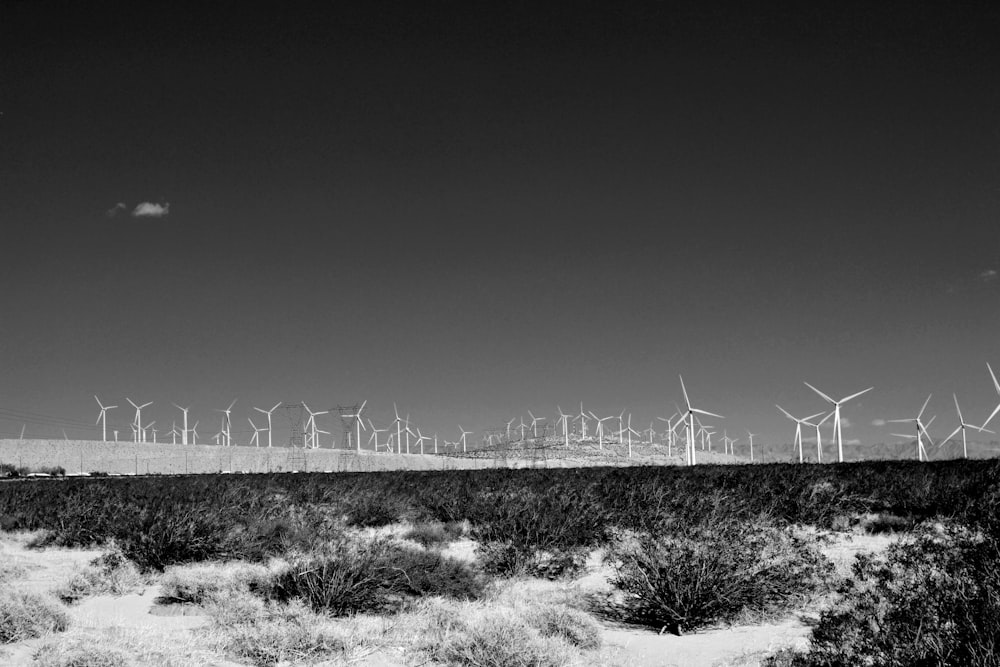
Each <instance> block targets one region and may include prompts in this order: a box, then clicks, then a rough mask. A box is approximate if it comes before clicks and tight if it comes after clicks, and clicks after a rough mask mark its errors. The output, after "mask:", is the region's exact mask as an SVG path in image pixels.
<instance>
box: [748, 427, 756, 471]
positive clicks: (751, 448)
mask: <svg viewBox="0 0 1000 667" xmlns="http://www.w3.org/2000/svg"><path fill="white" fill-rule="evenodd" d="M747 435H748V436H750V463H753V438H754V436H755V435H756V434H755V433H751V432H750V431H749V430H747Z"/></svg>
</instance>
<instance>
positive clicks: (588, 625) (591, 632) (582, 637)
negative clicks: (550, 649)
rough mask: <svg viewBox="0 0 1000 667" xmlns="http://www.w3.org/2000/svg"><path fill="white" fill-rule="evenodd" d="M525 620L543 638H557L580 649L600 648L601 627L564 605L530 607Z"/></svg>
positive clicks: (580, 612) (582, 613) (584, 615)
mask: <svg viewBox="0 0 1000 667" xmlns="http://www.w3.org/2000/svg"><path fill="white" fill-rule="evenodd" d="M525 620H526V621H527V622H528V624H529V625H531V626H532V627H533V628H535V629H536V630H538V631H539V632H540V633H541V634H542V636H543V637H558V638H559V639H562V640H564V641H566V642H568V643H570V644H572V645H573V646H576V647H578V648H582V649H596V648H600V646H601V626H600V625H599V624H598V623H597V621H595V620H594V619H593V618H591V617H590V616H589V615H588V614H585V613H584V612H582V611H579V610H577V609H571V608H570V607H567V606H565V605H537V606H532V607H531V608H529V609H528V610H527V612H526V613H525Z"/></svg>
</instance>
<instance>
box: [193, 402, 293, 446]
mask: <svg viewBox="0 0 1000 667" xmlns="http://www.w3.org/2000/svg"><path fill="white" fill-rule="evenodd" d="M280 406H281V401H278V402H277V403H275V404H274V407H273V408H271V409H270V410H261V409H260V408H254V410H256V411H257V412H259V413H261V414H264V415H267V446H268V447H270V446H271V444H272V441H271V415H272V414H273V413H274V411H275V410H277V409H278V408H279V407H280ZM182 409H183V408H182ZM184 419H185V420H187V412H185V413H184ZM186 423H187V422H186V421H185V424H186Z"/></svg>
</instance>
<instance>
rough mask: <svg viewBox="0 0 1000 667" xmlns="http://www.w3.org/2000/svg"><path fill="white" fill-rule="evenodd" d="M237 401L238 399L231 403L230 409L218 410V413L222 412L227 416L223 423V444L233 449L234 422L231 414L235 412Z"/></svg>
mask: <svg viewBox="0 0 1000 667" xmlns="http://www.w3.org/2000/svg"><path fill="white" fill-rule="evenodd" d="M236 400H237V399H235V398H234V399H233V402H232V403H230V404H229V407H228V408H226V409H225V410H216V412H221V413H222V414H223V415H225V417H224V418H223V421H222V439H223V440H224V443H223V444H224V445H226V446H227V447H231V446H232V444H233V436H232V432H233V421H232V419H231V416H230V414H229V413H230V412H232V411H233V406H234V405H236Z"/></svg>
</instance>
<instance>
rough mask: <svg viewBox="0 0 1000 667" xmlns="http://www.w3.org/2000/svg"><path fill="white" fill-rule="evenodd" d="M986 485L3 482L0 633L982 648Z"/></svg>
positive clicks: (640, 470) (689, 654)
mask: <svg viewBox="0 0 1000 667" xmlns="http://www.w3.org/2000/svg"><path fill="white" fill-rule="evenodd" d="M998 501H1000V462H995V461H950V462H940V463H933V464H919V463H916V462H873V463H853V464H843V465H805V466H803V465H787V464H768V465H756V466H732V465H727V466H712V465H706V466H697V467H693V468H679V467H673V466H671V467H626V468H606V467H589V468H578V469H555V470H508V469H493V470H453V471H395V472H374V473H337V474H322V473H308V474H302V473H300V474H278V473H275V474H260V475H241V476H233V475H223V476H215V475H198V476H194V475H192V476H176V477H160V478H158V477H149V478H139V477H136V478H101V479H86V478H75V479H42V480H9V481H6V482H3V483H0V528H2V529H3V530H4V531H6V533H5V535H7V537H6V538H5V541H4V542H3V544H5V545H6V551H0V558H2V557H4V556H5V555H6V556H7V558H6V560H5V561H0V566H2V567H0V578H6V580H7V581H8V582H9V584H10V585H9V586H8V589H7V590H8V592H7V593H5V595H6V596H7V598H11V596H12V595H14V594H13V593H10V592H9V591H25V595H27V594H28V593H30V594H31V595H33V596H34V597H33V598H31V599H27V598H24V599H22V598H17V599H13V598H11V599H7V598H4V599H0V638H3V637H5V635H4V625H5V624H6V625H8V626H11V627H15V626H16V627H20V626H17V623H16V622H15V621H16V619H17V618H20V617H30V618H31V619H33V620H34V619H36V618H41V619H43V620H42V621H40V622H39V623H38V624H36V625H37V628H36V629H34V630H30V631H29V630H23V631H20V632H14V631H12V630H8V631H7V634H6V638H4V639H3V641H4V642H6V643H7V645H8V650H9V655H8V658H7V660H8V662H10V661H21V663H23V664H40V665H64V666H68V665H73V664H109V665H119V664H121V665H128V664H182V663H183V664H235V665H275V664H317V663H320V662H323V664H369V665H377V664H387V665H416V664H453V665H508V664H511V665H521V664H524V665H576V664H579V665H603V664H621V665H628V664H633V665H659V664H685V665H706V666H707V665H713V664H733V665H755V664H770V665H776V666H780V665H840V664H843V665H850V664H863V663H865V662H867V663H868V664H942V665H966V664H1000V663H998V662H997V661H996V660H997V659H995V658H992V657H991V656H993V655H996V652H995V651H994V650H993V649H994V645H995V643H996V642H997V641H1000V628H998V626H997V623H998V621H997V619H998V618H1000V566H998V559H997V554H998V550H997V544H998V541H997V538H998V536H1000V530H998V525H1000V524H998V522H997V521H996V510H997V504H998ZM856 555H857V556H858V557H857V558H855V556H856ZM91 561H93V562H91ZM53 563H55V564H54V565H53ZM67 563H76V565H75V566H74V567H67V566H66V564H67ZM60 564H61V565H60ZM46 573H48V574H46ZM18 582H20V583H18ZM50 589H54V590H55V594H54V595H55V597H53V593H51V592H50ZM956 591H957V592H956ZM59 600H61V602H60V601H59ZM46 605H48V606H46ZM36 608H37V609H36ZM25 609H27V610H29V611H25ZM19 610H20V611H19ZM31 610H35V611H31ZM38 610H40V611H38ZM109 610H110V611H109ZM114 610H119V611H117V612H116V611H114ZM127 610H133V612H134V613H132V612H128V611H127ZM5 614H6V616H5ZM19 614H20V616H19ZM12 619H14V620H12ZM44 619H48V620H44ZM88 619H90V620H88ZM94 619H103V620H99V621H95V620H94ZM136 619H144V622H142V623H137V621H136ZM161 619H165V620H161ZM28 625H30V624H28ZM144 633H145V634H144ZM177 637H183V641H181V642H178V641H176V639H177ZM171 638H173V639H171ZM181 647H183V648H181ZM88 652H89V653H88ZM81 655H84V656H87V655H92V656H96V657H92V658H88V659H89V660H91V662H86V661H84V662H80V661H79V656H81ZM102 656H103V657H102ZM108 656H110V657H108ZM105 658H106V659H105ZM99 659H100V660H105V661H104V662H97V661H98V660H99ZM74 660H77V662H74ZM5 664H7V663H5Z"/></svg>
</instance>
